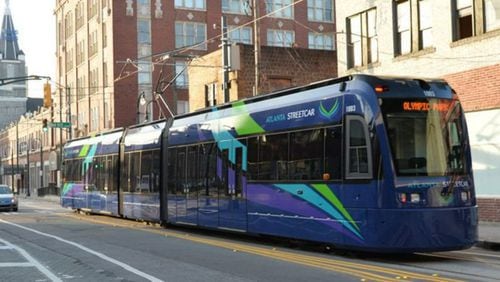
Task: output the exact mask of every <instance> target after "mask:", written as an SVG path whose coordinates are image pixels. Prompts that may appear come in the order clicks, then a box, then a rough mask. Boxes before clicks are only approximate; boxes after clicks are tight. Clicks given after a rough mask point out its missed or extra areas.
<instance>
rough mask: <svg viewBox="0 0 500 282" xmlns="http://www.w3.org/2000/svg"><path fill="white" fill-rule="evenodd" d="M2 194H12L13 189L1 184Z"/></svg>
mask: <svg viewBox="0 0 500 282" xmlns="http://www.w3.org/2000/svg"><path fill="white" fill-rule="evenodd" d="M0 194H12V191H11V190H10V188H9V187H7V186H0Z"/></svg>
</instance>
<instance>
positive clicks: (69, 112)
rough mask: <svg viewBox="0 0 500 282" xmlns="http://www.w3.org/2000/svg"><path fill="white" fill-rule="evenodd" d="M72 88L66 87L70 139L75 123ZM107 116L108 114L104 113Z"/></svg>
mask: <svg viewBox="0 0 500 282" xmlns="http://www.w3.org/2000/svg"><path fill="white" fill-rule="evenodd" d="M70 90H71V89H70V88H69V87H66V95H67V96H68V107H69V108H68V121H69V140H71V139H73V123H72V120H71V119H72V117H71V91H70ZM104 116H106V114H104Z"/></svg>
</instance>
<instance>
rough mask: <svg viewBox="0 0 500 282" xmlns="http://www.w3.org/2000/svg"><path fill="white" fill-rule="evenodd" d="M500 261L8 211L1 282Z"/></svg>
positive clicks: (431, 277) (2, 226)
mask: <svg viewBox="0 0 500 282" xmlns="http://www.w3.org/2000/svg"><path fill="white" fill-rule="evenodd" d="M498 277H500V253H499V252H492V251H487V250H483V249H479V248H472V249H470V250H466V251H461V252H446V253H432V254H412V255H404V256H402V255H377V254H366V253H351V252H346V251H338V250H334V251H333V252H329V253H325V252H322V249H321V248H320V247H319V246H314V245H306V244H296V245H293V246H291V245H290V244H288V243H285V242H283V241H276V240H269V239H258V238H253V237H248V236H243V235H235V234H226V233H214V232H205V231H197V230H193V229H186V228H177V227H168V228H162V227H160V226H156V225H151V224H147V223H143V222H136V221H130V220H124V219H118V218H112V217H108V216H97V215H84V214H77V213H74V212H73V211H71V210H67V209H63V208H60V207H59V206H58V205H57V204H55V203H52V202H46V201H39V200H34V199H21V201H20V208H19V212H8V213H0V281H273V282H275V281H498Z"/></svg>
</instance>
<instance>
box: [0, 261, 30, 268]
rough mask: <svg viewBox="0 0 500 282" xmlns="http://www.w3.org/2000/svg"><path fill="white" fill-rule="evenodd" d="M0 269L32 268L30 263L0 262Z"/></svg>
mask: <svg viewBox="0 0 500 282" xmlns="http://www.w3.org/2000/svg"><path fill="white" fill-rule="evenodd" d="M0 267H34V265H33V264H32V263H31V262H1V263H0Z"/></svg>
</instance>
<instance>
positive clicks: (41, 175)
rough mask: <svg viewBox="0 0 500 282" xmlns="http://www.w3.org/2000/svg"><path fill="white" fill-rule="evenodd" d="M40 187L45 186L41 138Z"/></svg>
mask: <svg viewBox="0 0 500 282" xmlns="http://www.w3.org/2000/svg"><path fill="white" fill-rule="evenodd" d="M40 188H43V143H42V138H40Z"/></svg>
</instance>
